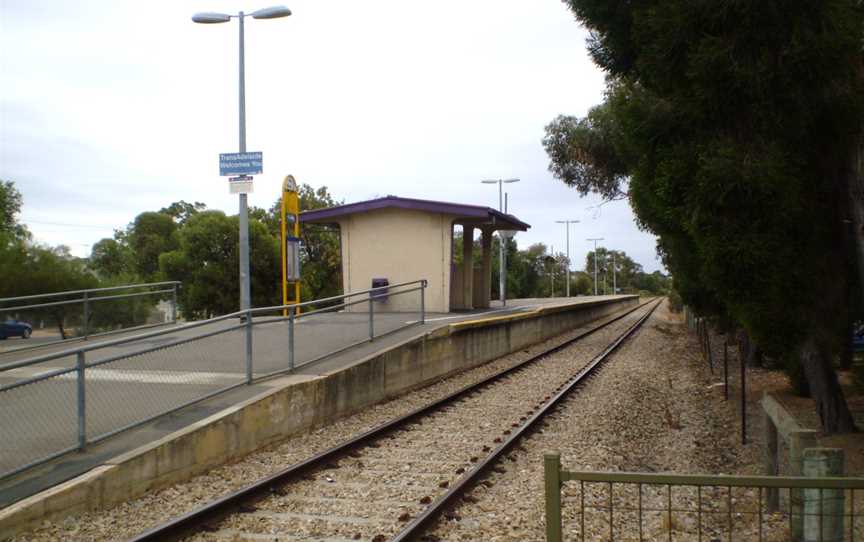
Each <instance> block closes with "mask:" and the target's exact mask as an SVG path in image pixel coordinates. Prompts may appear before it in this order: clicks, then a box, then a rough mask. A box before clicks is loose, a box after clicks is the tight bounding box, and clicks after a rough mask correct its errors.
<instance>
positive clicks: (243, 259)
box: [192, 6, 291, 310]
mask: <svg viewBox="0 0 864 542" xmlns="http://www.w3.org/2000/svg"><path fill="white" fill-rule="evenodd" d="M289 15H291V10H290V9H288V8H286V7H285V6H273V7H269V8H263V9H259V10H257V11H253V12H252V13H250V14H249V16H251V17H252V18H253V19H278V18H280V17H287V16H289ZM246 17H247V15H246V14H245V13H243V12H242V11H241V12H239V13H237V14H236V15H229V14H226V13H211V12H207V13H196V14H195V15H193V16H192V21H193V22H196V23H199V24H218V23H227V22H229V21H230V20H231V19H232V18H236V19H237V20H238V22H239V23H240V51H239V62H238V64H239V87H240V89H239V104H238V109H239V112H238V124H239V127H238V131H239V134H238V137H239V140H240V141H239V151H240V152H246V63H245V51H244V36H243V21H244V19H245V18H246ZM239 214H240V310H247V309H249V308H250V307H251V286H250V275H249V206H248V199H247V195H246V194H245V193H241V194H240V213H239Z"/></svg>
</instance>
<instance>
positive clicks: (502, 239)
mask: <svg viewBox="0 0 864 542" xmlns="http://www.w3.org/2000/svg"><path fill="white" fill-rule="evenodd" d="M480 182H481V183H483V184H495V183H498V210H499V211H501V212H502V213H503V212H504V183H518V182H519V179H486V180H483V181H480ZM498 239H499V240H500V243H499V246H498V249H499V250H498V270H499V271H498V297H499V299H501V306H503V307H506V306H507V299H506V298H505V297H504V293H505V292H504V285H505V282H504V280H505V276H504V273H505V270H504V242H505V241H506V239H505V235H503V234H502V233H501V232H500V231H499V232H498Z"/></svg>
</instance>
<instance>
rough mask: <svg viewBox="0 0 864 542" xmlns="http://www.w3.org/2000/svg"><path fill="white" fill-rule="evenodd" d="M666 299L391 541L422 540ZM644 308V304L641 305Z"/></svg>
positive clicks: (560, 389) (559, 390)
mask: <svg viewBox="0 0 864 542" xmlns="http://www.w3.org/2000/svg"><path fill="white" fill-rule="evenodd" d="M662 301H663V300H662V298H661V300H660V301H658V302H657V303H656V304H655V305H654V306H653V307H651V310H649V311H648V312H647V313H646V314H645V315H644V316H643V317H641V318H640V319H639V320H637V321H636V323H635V324H633V325H632V326H630V328H628V329H627V331H625V332H624V333H623V334H622V335H621V336H619V337H618V338H617V339H616V340H615V341H614V342H612V344H610V345H609V346H607V347H606V349H605V350H603V352H601V353H600V354H598V355H597V356H595V357H594V359H592V360H591V361H590V362H589V363H588V365H586V366H585V367H583V368H582V369H581V370H580V371H579V372H578V373H577V374H576V375H574V376H572V377H570V379H569V380H568V381H567V383H565V384H562V386H561V387H559V388H558V391H557V393H555V395H553V396H552V397H550V398H549V400H547V401H546V403H544V404H543V406H542V407H540V408H539V409H537V412H535V413H534V414H532V415H531V417H530V418H528V419H527V420H526V421H525V423H523V424H522V425H520V426H519V427H518V428H517V429H514V430H513V432H512V433H511V434H510V435H508V436H507V438H505V439H504V441H503V442H502V443H501V444H499V445H498V447H497V448H495V449H494V450H492V452H490V453H489V455H487V456H486V458H485V459H484V460H483V461H480V462H479V463H478V464H477V466H476V467H474V468H473V469H471V470H469V471H468V472H466V473H465V475H464V476H462V478H460V479H459V480H458V481H457V482H456V483H455V484H453V486H451V487H450V489H448V490H447V492H446V493H444V494H443V495H441V496H439V497H438V498H437V499H435V500H434V501H432V503H431V504H430V505H429V506H428V507H427V508H426V509H425V510H424V511H423V512H421V513H420V515H418V516H417V517H415V518H414V519H413V520H411V522H410V523H408V524H407V525H406V526H405V527H404V528H403V529H402V530H401V531H399V533H397V534H396V536H394V537H393V538H391V539H390V542H403V541H406V540H415V539H416V538H417V537H419V536H420V535H421V534H422V533H423V531H425V530H426V529H427V528H428V527H429V526H430V525H431V524H432V522H434V521H435V520H436V519H437V518H438V516H439V515H441V513H443V512H444V509H445V508H446V507H447V506H450V505H451V504H452V503H453V502H454V501H455V500H456V499H457V498H458V497H461V496H462V495H463V494H464V493H465V492H466V491H468V490H469V489H471V488H472V487H473V486H474V485H475V484H476V483H477V482H479V480H480V478H482V477H483V476H485V475H486V472H487V471H488V470H489V469H491V468H492V466H493V465H494V464H495V463H497V462H498V460H499V459H500V458H501V456H502V455H504V454H505V453H506V452H507V451H508V450H510V448H512V447H513V446H515V445H516V443H517V442H519V440H521V439H522V437H523V436H525V435H526V433H528V432H529V431H531V430H532V429H534V426H535V425H536V424H537V422H539V421H540V420H542V419H543V418H545V417H546V415H547V414H549V413H550V412H551V411H553V410H554V409H555V407H556V406H558V403H560V402H561V401H562V400H563V399H564V398H565V397H567V395H569V394H570V392H572V391H573V390H574V389H575V388H576V387H577V386H579V385H580V384H581V383H582V382H583V381H584V380H585V379H586V378H587V377H589V376H590V375H591V374H592V373H593V372H594V370H595V369H596V368H597V367H599V366H600V364H602V363H603V362H604V361H605V360H606V359H607V358H608V357H609V356H610V355H611V354H612V353H613V352H614V351H615V350H617V349H618V347H619V346H621V344H622V343H623V342H624V341H625V340H627V339H628V338H629V337H630V336H631V335H632V334H633V333H635V332H636V330H638V329H639V328H640V327H642V324H643V323H645V321H646V320H648V318H650V317H651V315H652V314H653V313H654V310H655V309H656V308H657V307H658V306H659V305H660V303H661V302H662ZM640 306H644V305H640Z"/></svg>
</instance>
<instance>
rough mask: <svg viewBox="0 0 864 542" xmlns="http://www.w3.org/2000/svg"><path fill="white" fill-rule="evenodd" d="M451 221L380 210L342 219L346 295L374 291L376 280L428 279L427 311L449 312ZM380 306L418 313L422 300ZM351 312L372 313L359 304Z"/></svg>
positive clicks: (405, 298)
mask: <svg viewBox="0 0 864 542" xmlns="http://www.w3.org/2000/svg"><path fill="white" fill-rule="evenodd" d="M452 221H453V217H452V216H450V215H443V214H435V213H428V212H423V211H414V210H409V209H379V210H375V211H370V212H367V213H359V214H354V215H350V216H348V217H346V218H345V219H343V220H341V221H340V222H339V229H340V231H341V236H342V281H343V288H344V291H345V292H352V291H357V290H366V289H369V288H371V287H372V279H373V278H378V277H382V278H386V279H388V280H389V281H390V284H396V283H400V282H409V281H412V280H419V279H423V278H425V279H426V280H428V281H429V286H428V288H427V289H426V310H428V311H430V312H449V310H450V243H451V239H450V229H451V223H452ZM397 249H398V250H397ZM394 254H396V257H394ZM378 307H380V309H381V310H386V311H415V310H417V309H418V308H419V296H418V294H403V295H400V296H395V297H393V296H391V297H390V298H389V299H388V300H387V301H386V302H382V303H379V304H378ZM378 307H376V309H377V308H378ZM349 310H357V311H362V310H368V308H367V307H366V305H365V304H360V305H356V306H355V307H354V308H353V309H349Z"/></svg>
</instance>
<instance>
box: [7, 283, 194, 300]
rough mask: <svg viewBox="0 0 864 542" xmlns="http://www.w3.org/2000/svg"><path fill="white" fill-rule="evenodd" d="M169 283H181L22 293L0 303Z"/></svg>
mask: <svg viewBox="0 0 864 542" xmlns="http://www.w3.org/2000/svg"><path fill="white" fill-rule="evenodd" d="M169 284H177V285H181V284H182V283H181V282H180V281H179V280H168V281H165V282H146V283H144V284H127V285H125V286H107V287H105V288H88V289H86V290H69V291H66V292H51V293H48V294H34V295H20V296H17V297H0V303H5V302H7V301H20V300H22V299H37V298H40V297H56V296H61V295H72V294H84V293H90V292H109V291H112V290H128V289H129V288H145V287H150V286H167V285H169Z"/></svg>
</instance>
